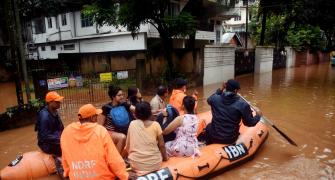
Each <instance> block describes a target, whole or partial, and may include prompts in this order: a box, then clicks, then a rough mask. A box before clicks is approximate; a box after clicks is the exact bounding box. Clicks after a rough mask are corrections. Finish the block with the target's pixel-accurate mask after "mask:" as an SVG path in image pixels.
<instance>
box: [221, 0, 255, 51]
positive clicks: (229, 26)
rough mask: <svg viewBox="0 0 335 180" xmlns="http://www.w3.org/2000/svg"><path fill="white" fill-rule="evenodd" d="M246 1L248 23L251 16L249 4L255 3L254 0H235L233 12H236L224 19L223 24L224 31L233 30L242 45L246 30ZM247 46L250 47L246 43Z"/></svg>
mask: <svg viewBox="0 0 335 180" xmlns="http://www.w3.org/2000/svg"><path fill="white" fill-rule="evenodd" d="M247 2H248V9H249V10H248V23H250V20H251V18H252V13H251V6H253V5H254V4H255V3H257V1H256V0H236V4H235V8H234V9H235V10H233V11H234V13H235V14H236V16H235V17H233V18H231V19H229V20H227V21H224V22H223V26H224V29H225V32H234V33H236V34H237V36H239V37H240V39H241V40H242V43H243V46H244V43H245V42H244V40H245V32H246V29H245V28H246V17H247V16H246V13H247ZM248 47H250V45H249V43H248Z"/></svg>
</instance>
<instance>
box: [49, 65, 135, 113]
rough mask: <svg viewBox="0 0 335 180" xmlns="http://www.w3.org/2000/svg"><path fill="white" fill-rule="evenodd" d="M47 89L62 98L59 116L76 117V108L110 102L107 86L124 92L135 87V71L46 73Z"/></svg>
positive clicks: (98, 105)
mask: <svg viewBox="0 0 335 180" xmlns="http://www.w3.org/2000/svg"><path fill="white" fill-rule="evenodd" d="M47 82H48V89H49V90H53V89H56V91H57V92H58V93H59V94H61V95H62V96H64V97H65V98H64V100H63V102H62V106H61V114H62V116H63V118H64V116H65V119H68V118H74V117H76V115H77V114H76V113H77V111H78V108H79V107H80V106H82V105H84V104H87V103H90V104H93V105H95V106H97V107H101V105H103V104H105V103H107V102H108V101H110V98H109V96H108V93H107V91H108V86H109V85H111V84H114V85H117V86H120V87H121V88H122V89H124V90H126V89H127V88H128V87H129V86H135V85H136V70H135V69H131V70H125V71H118V72H106V73H94V74H81V73H80V72H61V73H47Z"/></svg>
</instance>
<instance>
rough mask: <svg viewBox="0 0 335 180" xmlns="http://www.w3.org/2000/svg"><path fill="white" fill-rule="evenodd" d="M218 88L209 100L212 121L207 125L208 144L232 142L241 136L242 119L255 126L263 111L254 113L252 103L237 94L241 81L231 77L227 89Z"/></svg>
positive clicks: (245, 123) (248, 124) (226, 85)
mask: <svg viewBox="0 0 335 180" xmlns="http://www.w3.org/2000/svg"><path fill="white" fill-rule="evenodd" d="M223 89H224V87H222V89H218V90H217V91H216V92H215V93H214V94H213V95H211V96H210V97H209V98H208V99H207V102H208V104H209V105H210V106H211V111H212V116H213V118H212V122H211V123H210V124H208V125H207V127H206V141H207V144H212V143H218V144H232V143H235V142H236V140H237V139H238V136H239V129H240V125H239V124H240V122H241V119H242V121H243V124H244V125H246V126H249V127H250V126H255V125H256V124H257V122H258V121H259V120H260V118H261V115H262V113H261V112H260V111H257V112H256V116H253V115H252V110H251V108H250V105H249V104H248V103H247V102H245V101H244V100H242V99H241V98H240V97H239V95H238V94H237V92H238V90H239V89H240V83H239V82H237V81H236V80H233V79H230V80H228V81H227V82H226V84H225V89H226V90H225V91H223Z"/></svg>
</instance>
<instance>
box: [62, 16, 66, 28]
mask: <svg viewBox="0 0 335 180" xmlns="http://www.w3.org/2000/svg"><path fill="white" fill-rule="evenodd" d="M61 20H62V26H66V25H67V22H66V14H62V15H61Z"/></svg>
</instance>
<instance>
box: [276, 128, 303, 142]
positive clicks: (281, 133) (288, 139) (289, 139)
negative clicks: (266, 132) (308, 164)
mask: <svg viewBox="0 0 335 180" xmlns="http://www.w3.org/2000/svg"><path fill="white" fill-rule="evenodd" d="M272 127H273V128H275V129H276V130H277V131H278V132H279V134H280V135H282V136H283V137H284V138H285V139H286V140H287V141H288V142H289V143H290V144H292V145H294V146H298V145H297V143H295V142H294V141H293V140H292V139H291V138H289V137H288V136H287V135H286V134H285V133H283V132H282V131H281V130H279V129H278V128H277V127H276V126H275V125H272Z"/></svg>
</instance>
